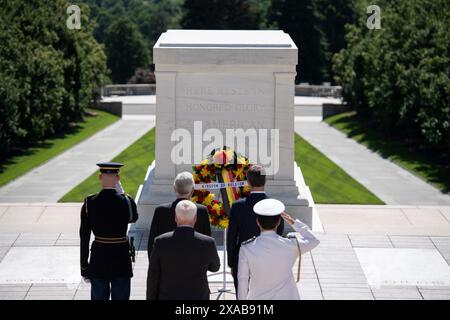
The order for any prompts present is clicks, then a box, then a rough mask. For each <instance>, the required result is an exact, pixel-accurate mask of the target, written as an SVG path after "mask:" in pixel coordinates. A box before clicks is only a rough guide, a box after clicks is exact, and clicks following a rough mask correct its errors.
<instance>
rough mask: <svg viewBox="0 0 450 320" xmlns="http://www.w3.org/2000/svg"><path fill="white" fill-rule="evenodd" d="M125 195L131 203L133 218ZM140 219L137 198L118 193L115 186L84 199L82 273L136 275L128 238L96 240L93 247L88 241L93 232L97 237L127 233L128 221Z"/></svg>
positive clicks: (123, 235) (111, 276) (88, 275)
mask: <svg viewBox="0 0 450 320" xmlns="http://www.w3.org/2000/svg"><path fill="white" fill-rule="evenodd" d="M126 197H128V198H129V200H130V204H131V214H132V217H131V219H130V208H129V207H128V203H127V200H126ZM137 219H138V212H137V208H136V203H135V202H134V200H133V199H132V198H131V197H129V196H127V195H123V194H118V193H117V191H116V190H115V189H103V190H102V191H100V192H99V193H97V194H94V195H91V196H89V197H87V198H86V199H85V201H84V204H83V206H82V208H81V225H80V264H81V275H82V276H85V277H89V278H103V279H113V278H121V277H132V276H133V272H132V268H131V258H130V253H129V250H130V248H129V244H128V242H123V243H115V244H108V243H106V244H105V243H101V242H97V241H94V242H92V247H91V250H90V251H89V242H90V238H91V233H93V234H94V235H95V236H96V237H105V238H122V237H126V235H127V229H128V223H129V222H136V220H137Z"/></svg>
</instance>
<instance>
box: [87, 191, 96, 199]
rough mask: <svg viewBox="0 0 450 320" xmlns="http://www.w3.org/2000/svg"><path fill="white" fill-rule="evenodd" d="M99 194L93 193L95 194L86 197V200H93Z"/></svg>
mask: <svg viewBox="0 0 450 320" xmlns="http://www.w3.org/2000/svg"><path fill="white" fill-rule="evenodd" d="M97 194H98V192H97V193H93V194H90V195H88V196H87V197H86V200H87V199H90V198H92V197H93V196H96V195H97Z"/></svg>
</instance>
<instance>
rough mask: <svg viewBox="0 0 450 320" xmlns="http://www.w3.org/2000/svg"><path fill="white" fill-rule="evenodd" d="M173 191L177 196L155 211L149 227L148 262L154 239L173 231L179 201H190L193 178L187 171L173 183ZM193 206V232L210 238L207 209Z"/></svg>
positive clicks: (192, 190) (198, 205)
mask: <svg viewBox="0 0 450 320" xmlns="http://www.w3.org/2000/svg"><path fill="white" fill-rule="evenodd" d="M173 189H174V191H175V193H176V194H177V199H176V200H175V201H174V202H171V203H164V204H162V205H160V206H158V207H157V208H156V209H155V213H154V215H153V220H152V225H151V227H150V234H149V236H148V247H147V250H148V251H147V252H148V259H149V260H150V255H151V253H152V252H151V251H152V248H153V241H154V240H155V238H156V237H158V236H160V235H162V234H164V233H166V232H169V231H173V230H175V228H176V227H177V224H176V223H175V207H176V205H177V204H178V203H179V202H180V201H181V200H185V199H191V196H192V193H193V192H194V178H193V177H192V174H191V173H189V172H187V171H186V172H181V173H179V174H178V175H177V176H176V178H175V181H174V183H173ZM195 205H196V206H197V222H196V224H195V227H194V228H195V231H197V232H200V233H202V234H204V235H207V236H211V226H210V224H209V213H208V208H206V207H205V206H204V205H201V204H195Z"/></svg>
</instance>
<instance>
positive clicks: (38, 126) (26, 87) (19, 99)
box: [0, 0, 107, 159]
mask: <svg viewBox="0 0 450 320" xmlns="http://www.w3.org/2000/svg"><path fill="white" fill-rule="evenodd" d="M67 6H68V5H67V3H66V2H65V1H63V0H52V1H51V0H46V1H38V0H30V1H20V0H0V114H1V115H2V116H1V117H0V159H4V158H6V157H7V156H8V155H9V154H10V153H11V152H12V151H13V149H14V148H23V147H26V146H28V145H32V144H34V143H36V142H37V141H39V140H41V139H43V138H45V137H47V136H49V135H52V134H55V133H58V132H61V131H64V130H65V129H66V128H67V126H68V125H69V124H70V123H71V122H73V121H78V120H80V119H81V117H82V114H83V110H84V108H85V107H86V106H88V104H89V103H90V101H91V100H92V99H93V98H95V93H94V88H96V87H98V86H99V85H100V84H101V83H102V82H104V81H105V80H106V73H107V69H106V63H105V62H106V57H105V55H104V53H103V50H102V48H101V46H100V45H99V44H98V43H97V42H96V41H95V39H94V38H93V37H92V35H91V34H92V30H93V25H92V23H91V22H90V21H89V20H88V18H87V15H82V22H81V23H82V28H81V29H79V30H77V29H75V30H70V29H68V28H67V26H66V19H67V17H68V15H67V13H66V9H67ZM82 10H84V11H85V12H87V13H88V8H86V7H83V9H82Z"/></svg>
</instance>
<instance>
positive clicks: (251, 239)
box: [242, 237, 256, 246]
mask: <svg viewBox="0 0 450 320" xmlns="http://www.w3.org/2000/svg"><path fill="white" fill-rule="evenodd" d="M255 239H256V237H253V238H250V239H248V240H245V241H244V242H242V245H243V246H245V245H246V244H248V243H250V242H253V241H255Z"/></svg>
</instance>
